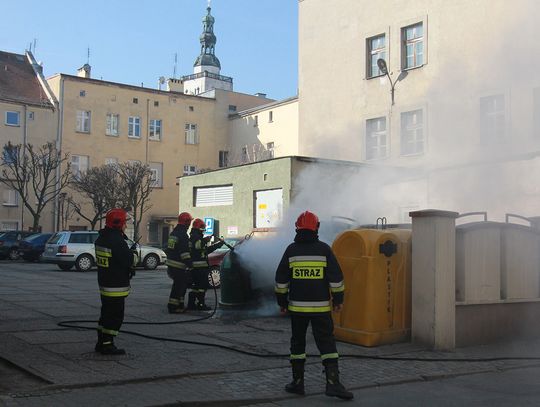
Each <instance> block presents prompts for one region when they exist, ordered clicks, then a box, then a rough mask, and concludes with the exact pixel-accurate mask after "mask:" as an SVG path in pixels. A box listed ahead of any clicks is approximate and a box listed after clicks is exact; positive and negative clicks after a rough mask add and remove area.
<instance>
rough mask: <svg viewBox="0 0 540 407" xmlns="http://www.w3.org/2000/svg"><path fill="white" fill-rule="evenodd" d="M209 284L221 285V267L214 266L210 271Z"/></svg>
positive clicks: (213, 285)
mask: <svg viewBox="0 0 540 407" xmlns="http://www.w3.org/2000/svg"><path fill="white" fill-rule="evenodd" d="M208 284H209V285H210V288H212V287H216V288H219V287H220V286H221V273H220V272H219V267H212V268H211V269H210V271H209V272H208Z"/></svg>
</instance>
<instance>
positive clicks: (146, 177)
mask: <svg viewBox="0 0 540 407" xmlns="http://www.w3.org/2000/svg"><path fill="white" fill-rule="evenodd" d="M116 170H117V172H118V176H119V178H120V182H121V185H122V189H121V191H122V192H123V196H122V199H121V200H120V206H122V207H124V208H130V211H131V213H132V214H133V233H134V236H133V239H134V240H135V241H137V240H138V239H139V237H140V235H139V227H140V225H141V222H142V217H143V215H144V213H145V212H147V211H148V210H149V209H150V208H151V207H152V205H151V204H150V200H149V198H150V194H151V193H152V187H153V186H154V184H155V180H154V178H153V176H152V171H151V169H150V167H149V166H148V165H146V164H141V163H138V162H134V163H133V162H128V163H122V164H119V165H118V166H117V167H116Z"/></svg>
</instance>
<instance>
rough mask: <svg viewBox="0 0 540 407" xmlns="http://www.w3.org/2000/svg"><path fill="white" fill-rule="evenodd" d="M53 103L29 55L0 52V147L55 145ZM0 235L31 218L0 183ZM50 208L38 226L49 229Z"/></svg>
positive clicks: (27, 223)
mask: <svg viewBox="0 0 540 407" xmlns="http://www.w3.org/2000/svg"><path fill="white" fill-rule="evenodd" d="M55 104H56V100H55V99H54V96H53V95H52V93H51V92H50V90H49V89H48V87H47V83H46V81H45V80H44V78H43V75H42V72H41V66H39V65H38V64H37V63H36V61H35V60H34V58H33V56H32V54H30V53H27V54H26V55H22V54H14V53H10V52H2V51H0V118H1V122H0V145H1V147H3V146H4V145H6V144H7V143H8V142H11V143H13V144H15V145H17V144H27V143H30V144H32V145H34V146H36V147H40V146H42V145H44V144H45V143H47V142H56V139H57V127H58V114H57V110H56V108H55ZM0 199H1V201H0V232H1V231H4V230H28V229H29V228H31V227H32V225H33V218H32V217H31V215H30V213H29V211H28V210H27V209H26V208H25V207H24V205H23V202H22V200H21V198H20V196H19V194H18V193H17V192H16V191H15V190H13V189H9V188H7V187H6V186H5V185H4V184H0ZM54 224H55V218H54V205H53V203H51V204H50V205H48V206H47V207H46V208H45V210H44V212H43V213H42V216H41V219H40V222H39V226H40V227H41V228H42V229H43V230H47V231H49V230H53V229H54Z"/></svg>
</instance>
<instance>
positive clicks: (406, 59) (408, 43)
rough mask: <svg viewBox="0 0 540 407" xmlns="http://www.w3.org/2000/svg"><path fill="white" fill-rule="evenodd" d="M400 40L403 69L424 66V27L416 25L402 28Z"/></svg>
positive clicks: (420, 24)
mask: <svg viewBox="0 0 540 407" xmlns="http://www.w3.org/2000/svg"><path fill="white" fill-rule="evenodd" d="M401 40H402V43H403V48H402V56H403V61H402V67H403V69H411V68H416V67H418V66H422V65H423V64H424V25H423V23H418V24H414V25H411V26H409V27H405V28H402V30H401Z"/></svg>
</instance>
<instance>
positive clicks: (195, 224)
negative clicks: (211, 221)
mask: <svg viewBox="0 0 540 407" xmlns="http://www.w3.org/2000/svg"><path fill="white" fill-rule="evenodd" d="M191 227H192V228H193V229H200V230H202V231H204V230H205V229H206V223H204V220H202V219H199V218H197V219H195V220H194V221H193V225H191Z"/></svg>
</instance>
